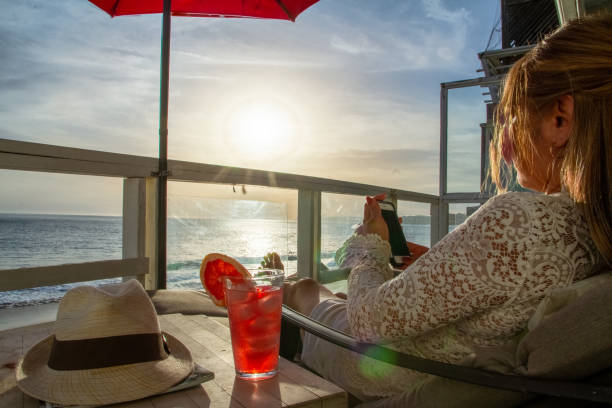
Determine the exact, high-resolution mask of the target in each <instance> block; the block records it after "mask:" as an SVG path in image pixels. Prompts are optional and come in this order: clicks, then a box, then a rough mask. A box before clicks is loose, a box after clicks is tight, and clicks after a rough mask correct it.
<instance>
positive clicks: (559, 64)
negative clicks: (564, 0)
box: [489, 15, 612, 265]
mask: <svg viewBox="0 0 612 408" xmlns="http://www.w3.org/2000/svg"><path fill="white" fill-rule="evenodd" d="M568 94H569V95H572V96H573V98H574V124H573V127H572V130H571V133H570V137H569V140H568V142H567V144H566V145H565V147H564V149H563V151H562V152H561V154H560V155H559V157H558V160H555V161H554V162H553V163H552V165H551V166H550V169H549V171H550V172H551V174H552V171H560V176H561V183H562V186H563V187H564V188H565V190H566V191H567V192H568V193H569V195H570V196H571V197H572V199H573V200H574V201H575V202H576V204H577V206H578V208H580V209H581V211H582V212H583V214H584V216H585V218H586V221H587V223H588V226H589V230H590V233H591V237H592V239H593V240H594V242H595V244H596V246H597V249H598V250H599V252H600V253H601V255H602V256H603V258H604V260H605V261H606V263H607V264H608V265H612V195H611V194H610V187H612V163H611V160H612V15H601V16H595V17H588V18H584V19H579V20H574V21H571V22H569V23H567V24H565V25H564V26H562V27H561V28H559V29H558V30H557V31H555V32H554V33H552V34H550V35H549V36H548V37H546V38H545V39H544V40H542V41H541V42H540V43H539V44H538V45H537V46H536V47H535V48H533V49H532V50H530V51H529V52H528V53H527V54H525V55H524V56H523V57H522V58H521V59H520V60H519V61H518V62H516V64H514V66H513V67H512V68H511V69H510V72H509V73H508V75H507V77H506V81H505V85H504V92H503V96H502V98H501V101H500V104H499V106H498V109H497V118H496V131H495V135H494V138H493V140H492V141H491V149H490V151H489V152H490V163H491V168H490V171H491V178H492V181H493V182H494V183H495V184H496V186H497V190H498V191H499V192H503V191H506V190H507V188H508V185H509V183H510V177H508V175H509V174H512V172H511V164H509V163H506V162H504V160H503V159H502V156H503V153H502V152H503V148H504V138H506V144H508V143H510V144H511V148H512V160H513V162H514V163H519V164H520V165H521V166H520V167H522V168H533V166H532V163H534V161H535V160H537V157H536V156H535V154H536V153H535V152H536V150H535V149H534V141H535V138H537V137H538V135H537V133H538V132H535V131H534V129H537V128H538V127H537V126H538V125H539V123H540V121H541V117H542V114H543V113H545V112H546V111H547V110H548V109H550V108H551V107H552V106H553V104H554V103H555V101H556V100H558V98H559V97H561V96H563V95H568ZM506 126H511V127H512V131H511V132H508V131H507V128H506ZM504 133H506V136H505V137H504ZM505 148H506V149H508V146H505Z"/></svg>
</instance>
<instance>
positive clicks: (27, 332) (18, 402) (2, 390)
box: [0, 314, 347, 408]
mask: <svg viewBox="0 0 612 408" xmlns="http://www.w3.org/2000/svg"><path fill="white" fill-rule="evenodd" d="M159 320H160V323H161V326H162V329H163V330H165V331H167V332H169V333H171V334H172V335H174V336H176V337H177V338H178V339H179V340H180V341H181V342H183V344H185V346H187V347H188V348H189V350H190V351H191V353H192V355H193V358H194V361H195V362H197V363H198V364H200V365H201V366H203V367H205V368H207V369H209V370H211V371H213V372H214V373H215V378H214V380H212V381H208V382H205V383H203V384H202V385H200V386H198V387H193V388H190V389H187V390H183V391H178V392H175V393H172V394H166V395H160V396H155V397H151V398H147V399H144V400H140V401H135V402H129V403H124V404H119V405H115V406H114V407H121V408H127V407H130V408H166V407H167V408H170V407H186V408H202V407H236V408H240V407H298V406H299V407H321V408H323V407H324V408H340V407H346V406H347V395H346V393H345V392H344V391H343V390H342V389H341V388H338V387H337V386H335V385H334V384H331V383H329V382H327V381H325V380H324V379H322V378H320V377H319V376H317V375H315V374H313V373H311V372H310V371H308V370H305V369H304V368H302V367H299V366H298V365H296V364H293V363H292V362H289V361H287V360H285V359H283V358H280V359H279V374H278V375H277V376H276V377H275V378H273V379H270V380H265V381H259V382H250V381H244V380H241V379H238V378H236V376H235V372H234V361H233V355H232V348H231V343H230V334H229V328H228V327H227V319H226V318H213V317H206V316H202V315H197V316H185V315H182V314H173V315H164V316H159ZM51 332H52V323H45V324H39V325H35V326H30V327H25V328H19V329H12V330H7V331H4V332H0V367H1V368H0V407H2V408H4V407H7V408H8V407H11V408H13V407H24V408H25V407H32V408H34V407H39V406H40V405H39V401H37V400H35V399H33V398H31V397H29V396H27V395H24V394H23V393H22V392H21V390H20V389H19V388H18V387H17V386H16V383H15V374H14V363H16V362H17V361H18V359H19V357H20V356H21V355H22V354H23V353H24V352H25V351H27V350H28V349H29V348H30V347H31V346H32V345H34V344H36V343H37V342H38V341H40V340H41V339H43V338H44V337H46V336H48V335H50V334H51Z"/></svg>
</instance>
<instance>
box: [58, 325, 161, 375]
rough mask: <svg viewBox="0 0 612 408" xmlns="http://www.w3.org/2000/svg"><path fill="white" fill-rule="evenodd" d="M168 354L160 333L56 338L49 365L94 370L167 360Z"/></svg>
mask: <svg viewBox="0 0 612 408" xmlns="http://www.w3.org/2000/svg"><path fill="white" fill-rule="evenodd" d="M168 353H169V352H166V350H164V340H163V337H162V335H161V333H144V334H129V335H125V336H112V337H99V338H94V339H81V340H58V339H57V338H56V337H55V336H53V345H52V347H51V354H50V355H49V362H48V363H47V365H48V366H49V368H52V369H53V370H91V369H94V368H104V367H112V366H118V365H124V364H135V363H145V362H148V361H157V360H164V359H166V358H167V357H168Z"/></svg>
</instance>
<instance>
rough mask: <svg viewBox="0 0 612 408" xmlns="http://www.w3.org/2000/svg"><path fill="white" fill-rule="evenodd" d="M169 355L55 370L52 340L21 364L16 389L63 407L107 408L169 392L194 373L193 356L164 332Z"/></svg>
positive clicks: (26, 355)
mask: <svg viewBox="0 0 612 408" xmlns="http://www.w3.org/2000/svg"><path fill="white" fill-rule="evenodd" d="M163 334H164V336H165V337H166V342H167V345H168V348H169V349H170V354H169V355H168V357H167V358H166V359H164V360H159V361H149V362H145V363H136V364H126V365H120V366H113V367H106V368H96V369H91V370H71V371H68V370H67V371H63V370H53V369H51V368H49V366H48V365H47V362H48V361H49V355H50V353H51V346H52V344H53V336H49V337H47V338H46V339H44V340H42V341H41V342H40V343H38V344H36V345H35V346H33V347H32V348H31V349H30V350H29V351H28V352H27V353H26V354H25V356H24V357H23V358H22V359H21V360H20V361H19V364H18V365H17V369H16V377H17V385H18V386H19V388H21V390H22V391H23V392H24V393H26V394H28V395H30V396H32V397H35V398H38V399H40V400H43V401H49V402H52V403H55V404H61V405H106V404H115V403H119V402H126V401H133V400H136V399H140V398H146V397H149V396H151V395H155V394H158V393H160V392H162V391H165V390H167V389H168V388H170V387H172V386H173V385H175V384H178V383H179V382H181V381H182V380H183V379H185V378H186V377H187V376H188V375H189V374H190V373H191V371H192V370H193V360H192V358H191V353H190V352H189V350H188V349H187V347H185V346H184V345H183V344H182V343H181V342H180V341H178V340H177V339H176V338H175V337H173V336H171V335H170V334H168V333H166V332H163Z"/></svg>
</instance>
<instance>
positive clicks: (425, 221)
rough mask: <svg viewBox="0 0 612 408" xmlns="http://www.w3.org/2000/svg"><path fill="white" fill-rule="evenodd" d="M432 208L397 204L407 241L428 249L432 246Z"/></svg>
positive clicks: (402, 203) (404, 202) (426, 205)
mask: <svg viewBox="0 0 612 408" xmlns="http://www.w3.org/2000/svg"><path fill="white" fill-rule="evenodd" d="M430 208H431V206H430V205H429V204H423V203H413V202H410V201H398V202H397V214H398V216H399V217H401V218H402V229H403V230H404V235H405V236H406V240H408V241H410V242H414V243H415V244H419V245H423V246H426V247H429V246H431V217H430V215H429V214H430Z"/></svg>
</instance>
